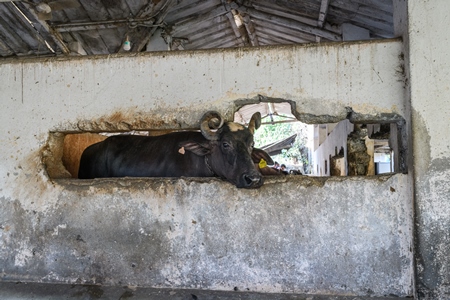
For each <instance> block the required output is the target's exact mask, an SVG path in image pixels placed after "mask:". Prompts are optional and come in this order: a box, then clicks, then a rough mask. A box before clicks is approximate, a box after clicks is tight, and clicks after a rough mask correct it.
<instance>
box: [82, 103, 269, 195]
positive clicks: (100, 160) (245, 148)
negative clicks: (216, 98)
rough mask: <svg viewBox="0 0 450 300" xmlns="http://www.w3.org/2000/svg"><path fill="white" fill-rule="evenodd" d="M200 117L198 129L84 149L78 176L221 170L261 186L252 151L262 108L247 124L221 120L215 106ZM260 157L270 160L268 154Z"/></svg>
mask: <svg viewBox="0 0 450 300" xmlns="http://www.w3.org/2000/svg"><path fill="white" fill-rule="evenodd" d="M200 123H201V125H200V129H201V132H195V131H189V132H174V133H170V134H166V135H162V136H154V137H147V136H133V135H116V136H111V137H108V138H107V139H106V140H104V141H102V142H99V143H96V144H93V145H91V146H89V147H88V148H86V150H84V152H83V154H82V156H81V161H80V168H79V171H78V178H80V179H91V178H102V177H126V176H130V177H181V176H185V177H210V176H219V177H221V178H223V179H226V180H228V181H230V182H231V183H233V184H235V185H236V187H238V188H257V187H260V186H261V185H262V184H263V178H262V175H261V173H260V172H259V171H258V169H257V168H256V167H255V165H254V163H253V160H254V159H255V158H254V157H253V159H252V152H253V133H254V131H255V129H257V128H258V127H259V126H260V125H261V114H260V113H255V114H254V115H253V116H252V118H251V120H250V123H249V125H248V128H246V127H245V126H243V125H241V124H237V123H234V122H224V121H223V119H222V117H221V116H220V114H219V113H217V112H208V113H206V114H205V115H204V116H203V117H202V119H201V122H200ZM258 155H259V156H260V155H261V153H260V152H259V153H258ZM259 156H258V159H259ZM264 159H265V160H266V161H269V162H271V159H270V157H269V156H268V155H267V157H265V158H264Z"/></svg>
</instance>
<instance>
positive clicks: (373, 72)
mask: <svg viewBox="0 0 450 300" xmlns="http://www.w3.org/2000/svg"><path fill="white" fill-rule="evenodd" d="M401 46H402V44H401V41H399V40H386V41H382V42H380V41H374V42H369V43H358V42H352V43H340V44H320V45H318V46H311V45H306V46H293V45H291V46H283V47H271V48H251V49H238V50H236V49H226V50H223V49H222V50H215V51H203V52H202V51H197V52H184V51H174V52H163V53H145V54H142V55H136V57H129V56H122V57H120V56H119V57H114V56H102V57H95V58H90V59H86V58H83V59H80V58H71V59H47V60H40V61H39V60H38V61H32V62H17V63H8V64H0V77H1V78H2V83H1V85H0V92H1V96H0V97H1V99H2V105H3V107H4V112H5V115H4V117H5V118H6V119H7V120H9V121H14V120H16V122H17V121H19V119H18V118H20V116H19V114H20V113H28V114H33V115H35V116H36V117H35V123H38V124H36V125H38V128H37V129H38V130H42V131H44V132H45V133H46V132H47V131H48V130H51V131H71V130H72V131H79V130H80V129H81V130H94V131H95V130H104V131H108V130H111V127H112V128H113V129H114V130H115V129H122V130H129V129H142V128H144V129H149V128H153V129H164V128H175V129H176V128H198V126H197V125H198V120H199V119H200V117H201V116H202V114H203V113H204V111H205V109H215V110H218V111H220V112H221V113H222V114H224V115H225V116H226V117H227V118H232V116H233V113H234V111H235V109H236V107H235V104H234V102H233V101H234V100H237V99H249V98H254V97H257V96H258V95H263V96H265V97H271V98H279V99H286V100H291V101H293V102H294V103H295V104H296V109H297V113H298V114H299V115H300V116H303V117H304V118H306V119H308V120H309V121H311V120H310V117H308V116H310V115H315V116H329V117H334V118H337V119H340V120H342V119H345V118H346V116H347V114H348V110H347V108H346V107H351V108H352V109H353V110H354V111H355V113H361V114H363V115H369V116H370V115H381V114H383V113H388V114H393V113H396V114H398V115H400V116H402V115H403V116H404V108H403V83H402V80H403V74H402V73H401V72H400V71H399V70H401V65H402V61H401V59H400V57H401V55H402V54H401ZM319 102H320V103H322V104H321V105H317V103H319ZM12 111H14V112H16V114H14V115H10V114H9V112H12ZM6 112H8V113H6ZM362 117H363V116H359V118H362ZM2 119H3V118H2ZM37 120H39V121H37ZM9 121H4V122H6V123H9ZM322 121H323V120H322ZM328 122H332V121H331V120H330V121H328ZM0 124H1V125H2V128H8V126H6V127H3V124H2V123H0ZM34 133H35V132H34Z"/></svg>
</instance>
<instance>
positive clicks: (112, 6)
mask: <svg viewBox="0 0 450 300" xmlns="http://www.w3.org/2000/svg"><path fill="white" fill-rule="evenodd" d="M101 3H102V4H103V5H104V6H105V8H106V10H107V11H108V13H109V15H110V16H111V18H112V19H122V18H128V17H129V16H130V14H131V11H130V8H129V7H128V5H127V3H126V2H125V0H101Z"/></svg>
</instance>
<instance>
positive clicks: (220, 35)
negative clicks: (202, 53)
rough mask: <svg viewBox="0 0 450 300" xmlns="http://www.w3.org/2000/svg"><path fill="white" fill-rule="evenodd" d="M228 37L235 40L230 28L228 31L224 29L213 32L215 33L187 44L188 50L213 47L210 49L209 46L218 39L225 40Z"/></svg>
mask: <svg viewBox="0 0 450 300" xmlns="http://www.w3.org/2000/svg"><path fill="white" fill-rule="evenodd" d="M230 35H231V36H232V37H233V38H236V37H235V35H234V32H233V30H232V29H231V28H228V29H225V30H221V31H218V32H215V33H213V34H210V35H206V36H204V37H203V38H201V39H198V40H197V41H195V42H192V43H189V44H188V45H189V48H190V49H192V48H194V49H195V48H205V47H206V48H213V47H210V46H209V45H211V44H214V43H215V42H216V41H217V40H219V39H225V38H227V37H229V36H230Z"/></svg>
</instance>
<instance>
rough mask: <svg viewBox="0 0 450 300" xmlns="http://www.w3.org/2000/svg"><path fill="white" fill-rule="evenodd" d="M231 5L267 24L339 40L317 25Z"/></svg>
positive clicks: (338, 37) (333, 34)
mask: <svg viewBox="0 0 450 300" xmlns="http://www.w3.org/2000/svg"><path fill="white" fill-rule="evenodd" d="M231 7H232V8H234V9H236V10H238V11H239V12H240V13H246V14H249V15H250V16H251V17H253V18H258V19H261V20H265V21H266V22H267V23H268V24H270V23H274V24H277V25H281V26H284V27H287V28H291V29H295V30H298V31H302V32H306V33H309V34H313V35H316V36H320V37H322V38H326V39H328V40H330V41H341V40H342V38H341V36H340V35H338V34H335V33H333V32H329V31H327V30H323V29H321V28H318V27H314V26H310V25H308V24H303V23H301V22H298V21H294V20H288V19H285V18H281V17H278V16H274V15H271V14H268V13H264V12H261V11H258V10H256V9H253V8H250V7H244V6H238V5H237V4H235V3H232V4H231Z"/></svg>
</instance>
